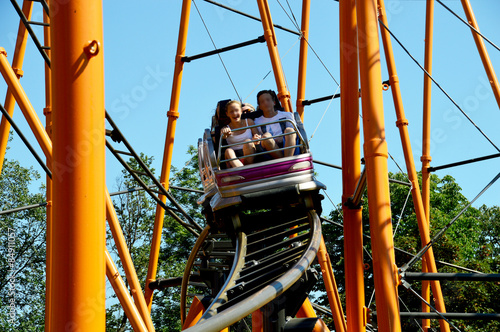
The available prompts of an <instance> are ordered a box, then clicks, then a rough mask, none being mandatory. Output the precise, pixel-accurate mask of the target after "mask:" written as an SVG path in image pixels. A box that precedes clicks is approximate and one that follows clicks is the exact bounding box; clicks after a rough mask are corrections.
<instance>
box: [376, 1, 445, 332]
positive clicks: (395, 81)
mask: <svg viewBox="0 0 500 332" xmlns="http://www.w3.org/2000/svg"><path fill="white" fill-rule="evenodd" d="M378 4H379V6H378V13H379V18H380V21H381V23H383V25H385V26H386V27H387V26H388V23H387V17H386V15H385V5H384V0H378ZM380 30H381V35H382V41H383V43H384V49H385V58H386V62H387V71H388V72H389V79H390V82H391V90H392V98H393V100H394V106H395V109H396V116H397V121H396V125H397V127H398V128H399V135H400V136H401V143H402V146H403V154H404V156H405V162H406V171H407V173H408V178H409V180H410V182H411V184H412V186H411V193H412V198H413V205H414V208H415V214H416V216H417V222H418V226H419V230H420V239H421V242H422V246H425V245H426V244H427V243H429V242H430V240H431V239H430V235H429V223H428V221H427V219H426V217H425V210H424V206H423V203H422V196H421V194H420V186H419V184H418V176H417V171H416V169H415V161H414V160H413V153H412V149H411V144H410V134H409V133H408V120H407V119H406V118H405V112H404V108H403V100H402V99H401V90H400V87H399V78H398V74H397V71H396V62H395V61H394V55H393V52H392V43H391V36H390V34H389V31H387V30H386V29H385V28H384V27H383V26H382V24H381V26H380ZM425 256H426V265H427V271H429V272H433V273H437V268H436V262H435V261H434V252H433V251H432V248H430V249H429V250H428V251H427V252H426V254H425ZM431 286H432V290H433V293H434V297H435V301H436V308H437V309H438V310H439V311H440V312H446V309H445V305H444V299H443V294H442V291H441V285H440V283H439V281H433V282H432V283H431ZM440 325H441V331H449V330H450V327H449V324H448V323H447V322H446V321H445V320H440Z"/></svg>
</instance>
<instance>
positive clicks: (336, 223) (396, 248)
mask: <svg viewBox="0 0 500 332" xmlns="http://www.w3.org/2000/svg"><path fill="white" fill-rule="evenodd" d="M321 221H326V222H328V223H330V224H332V225H335V226H338V227H340V228H343V227H344V225H342V224H341V223H338V222H335V221H333V220H330V219H326V218H323V217H321ZM363 237H366V238H367V239H371V237H370V236H369V235H365V234H363ZM394 250H395V251H398V252H400V253H403V254H406V255H408V256H411V257H414V256H416V255H414V254H412V253H411V252H408V251H406V250H403V249H401V248H398V247H394ZM420 259H421V258H420ZM436 263H439V264H442V265H446V266H449V267H452V268H455V269H458V270H462V271H467V272H471V273H480V274H484V273H483V272H481V271H477V270H473V269H469V268H466V267H463V266H460V265H455V264H451V263H448V262H444V261H440V260H436Z"/></svg>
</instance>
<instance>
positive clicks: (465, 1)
mask: <svg viewBox="0 0 500 332" xmlns="http://www.w3.org/2000/svg"><path fill="white" fill-rule="evenodd" d="M461 1H462V6H463V7H464V11H465V16H467V21H469V24H470V25H471V26H473V27H474V28H475V29H476V30H477V31H479V27H478V25H477V21H476V17H475V16H474V12H473V11H472V6H471V5H470V2H469V0H461ZM471 32H472V37H474V41H475V42H476V46H477V50H478V51H479V56H480V57H481V61H482V62H483V66H484V70H486V75H488V80H489V81H490V84H491V88H492V89H493V94H494V95H495V98H496V100H497V104H498V107H500V85H499V84H498V79H497V76H496V74H495V69H493V65H492V64H491V61H490V57H489V55H488V51H487V50H486V47H485V46H484V41H483V38H482V37H481V36H479V35H478V34H477V33H476V32H475V31H474V30H472V29H471Z"/></svg>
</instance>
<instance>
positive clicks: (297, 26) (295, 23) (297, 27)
mask: <svg viewBox="0 0 500 332" xmlns="http://www.w3.org/2000/svg"><path fill="white" fill-rule="evenodd" d="M276 1H278V3H279V4H280V6H281V8H282V9H283V11H284V12H285V14H286V16H287V17H288V19H289V20H290V21H291V22H292V24H293V25H294V26H295V28H296V29H297V31H298V32H299V33H300V37H301V38H304V35H303V34H302V31H301V30H300V27H299V25H298V23H297V22H294V20H292V18H291V17H290V15H288V13H287V11H286V10H285V8H283V6H282V5H281V3H280V2H279V0H276ZM287 3H288V0H287ZM289 7H290V5H289ZM290 11H291V12H292V15H293V11H292V9H291V8H290ZM293 17H294V18H295V15H293ZM304 41H305V42H306V43H307V46H309V48H310V49H311V51H313V53H314V55H315V56H316V58H318V60H319V62H320V63H321V64H322V65H323V67H324V68H325V70H326V71H327V72H328V74H329V75H330V77H331V78H332V79H333V81H334V82H335V83H336V84H337V86H339V87H340V83H339V82H337V80H336V79H335V77H333V75H332V73H331V72H330V70H328V68H327V67H326V65H325V63H324V62H323V60H321V58H320V57H319V55H318V54H317V53H316V51H315V50H314V48H313V47H312V46H311V44H310V43H309V41H308V40H307V39H306V38H304Z"/></svg>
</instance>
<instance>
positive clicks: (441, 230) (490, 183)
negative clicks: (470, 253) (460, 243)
mask: <svg viewBox="0 0 500 332" xmlns="http://www.w3.org/2000/svg"><path fill="white" fill-rule="evenodd" d="M499 178H500V173H498V174H497V175H496V176H495V177H494V178H493V179H492V180H491V181H490V182H489V183H488V184H487V185H486V186H485V187H484V188H483V190H481V192H479V194H477V195H476V197H474V199H473V200H472V201H470V202H469V203H468V204H467V205H466V206H465V207H464V208H463V209H462V210H461V211H460V212H459V213H458V214H457V215H456V216H455V217H454V218H453V219H452V220H450V222H448V224H446V225H445V226H444V227H443V228H441V229H440V230H439V232H437V233H436V235H435V236H434V237H433V238H432V239H431V241H430V242H429V243H427V244H426V245H425V246H424V247H423V248H422V249H421V250H420V251H419V252H418V253H417V254H416V255H415V256H414V257H413V258H412V259H411V260H410V261H409V262H408V263H406V264H405V265H404V266H403V267H401V269H400V270H401V271H402V272H405V271H406V270H408V269H409V268H410V267H412V266H413V265H414V264H415V262H416V261H417V260H418V259H420V258H422V257H423V255H424V254H425V253H426V252H427V250H429V248H430V247H431V246H432V245H433V244H434V243H435V242H436V241H437V240H439V238H441V236H442V235H443V234H444V233H445V232H446V231H447V230H448V229H449V228H450V227H451V226H452V225H453V224H454V223H455V222H456V221H457V220H458V218H460V216H461V215H462V214H464V212H465V211H467V210H468V209H469V207H470V206H471V205H472V204H473V203H474V202H475V201H476V200H477V199H478V198H479V197H481V196H482V195H483V194H484V193H485V192H486V190H488V189H489V188H490V187H491V186H492V185H493V184H494V183H495V182H496V181H497V180H498V179H499Z"/></svg>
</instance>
